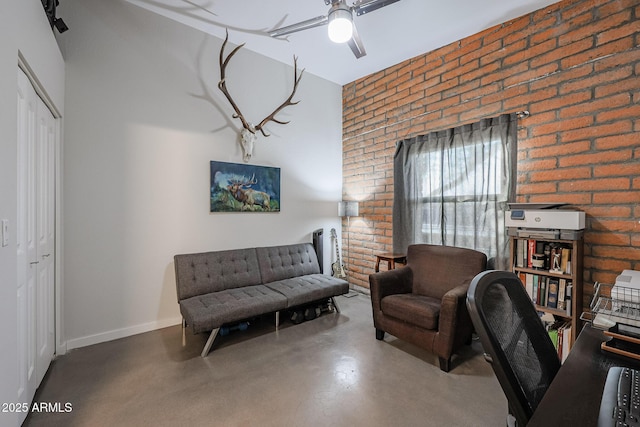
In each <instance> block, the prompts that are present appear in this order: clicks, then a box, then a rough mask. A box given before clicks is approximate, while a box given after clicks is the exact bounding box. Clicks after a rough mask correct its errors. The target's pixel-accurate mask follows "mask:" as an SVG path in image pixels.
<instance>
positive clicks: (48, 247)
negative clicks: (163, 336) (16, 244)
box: [35, 98, 56, 384]
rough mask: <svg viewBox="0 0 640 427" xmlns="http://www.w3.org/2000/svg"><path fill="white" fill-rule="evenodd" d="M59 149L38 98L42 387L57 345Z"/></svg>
mask: <svg viewBox="0 0 640 427" xmlns="http://www.w3.org/2000/svg"><path fill="white" fill-rule="evenodd" d="M55 148H56V121H55V118H54V117H53V114H51V111H50V110H49V109H48V108H47V106H46V105H44V102H42V101H41V100H40V98H38V114H37V138H36V159H37V160H36V161H37V166H38V167H37V169H36V177H37V185H36V204H37V206H35V209H36V222H37V224H36V232H37V233H38V234H37V243H36V252H37V261H38V264H35V265H36V269H37V275H38V277H37V280H36V282H37V287H36V303H37V306H36V313H35V314H36V316H35V319H36V382H37V383H38V384H40V382H41V381H42V378H43V377H44V374H45V373H46V372H47V368H48V367H49V363H50V362H51V360H52V359H53V353H54V346H55V318H54V316H55V312H54V304H55V297H54V296H55V293H54V289H55V277H56V276H55V262H54V258H55V256H54V249H55Z"/></svg>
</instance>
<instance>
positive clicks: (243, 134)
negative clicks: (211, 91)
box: [218, 31, 304, 162]
mask: <svg viewBox="0 0 640 427" xmlns="http://www.w3.org/2000/svg"><path fill="white" fill-rule="evenodd" d="M228 40H229V32H228V31H227V35H226V37H225V38H224V43H222V48H221V49H220V81H219V82H218V89H220V91H222V93H223V94H224V96H225V97H226V98H227V101H229V103H230V104H231V107H233V111H234V112H235V113H234V114H233V116H232V117H233V118H234V119H240V122H242V130H241V131H240V145H241V146H242V158H243V160H244V161H245V162H249V160H251V156H252V155H253V146H254V144H255V142H256V140H257V139H258V135H257V132H258V131H260V132H261V133H262V135H264V136H265V137H267V136H269V134H268V133H266V132H265V130H264V125H266V124H267V123H268V122H271V121H273V122H276V123H279V124H281V125H286V124H287V123H289V122H283V121H281V120H278V119H276V118H275V115H276V114H278V113H279V112H280V111H282V110H283V109H284V108H285V107H287V106H289V105H296V104H297V103H298V102H300V101H295V102H294V101H292V99H293V96H294V95H295V94H296V89H298V83H300V79H301V78H302V73H304V70H302V71H300V74H298V60H297V58H296V57H295V56H294V57H293V90H292V91H291V94H290V95H289V97H288V98H287V99H285V101H284V102H283V103H282V104H280V106H278V108H276V109H275V110H273V113H271V114H269V115H268V116H267V117H265V118H264V119H263V120H262V121H261V122H260V123H259V124H258V125H257V126H254V125H252V124H251V123H249V121H248V120H246V119H245V118H244V116H243V115H242V112H241V111H240V108H238V106H237V105H236V103H235V102H234V101H233V98H231V94H230V93H229V91H228V90H227V83H226V75H225V71H226V68H227V65H228V64H229V61H230V60H231V58H232V57H233V55H235V54H236V52H237V51H238V50H240V48H241V47H242V46H244V44H241V45H239V46H237V47H236V48H234V49H233V50H232V51H231V53H230V54H229V55H228V56H227V57H226V58H225V57H224V48H225V47H226V45H227V41H228Z"/></svg>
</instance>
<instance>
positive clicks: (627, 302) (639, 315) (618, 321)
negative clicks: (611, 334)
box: [582, 282, 640, 330]
mask: <svg viewBox="0 0 640 427" xmlns="http://www.w3.org/2000/svg"><path fill="white" fill-rule="evenodd" d="M590 308H591V319H582V320H587V321H590V322H591V323H592V325H593V326H595V327H596V328H599V329H604V330H607V329H609V328H611V327H613V326H615V325H618V326H620V325H628V326H633V327H637V328H640V289H637V288H630V287H626V286H620V285H609V284H605V283H599V282H596V283H595V285H594V293H593V299H592V300H591V304H590Z"/></svg>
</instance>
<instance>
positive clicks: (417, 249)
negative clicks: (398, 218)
mask: <svg viewBox="0 0 640 427" xmlns="http://www.w3.org/2000/svg"><path fill="white" fill-rule="evenodd" d="M407 265H408V266H409V267H410V268H411V270H412V272H413V292H414V293H416V294H420V295H426V296H430V297H433V298H442V296H443V295H444V294H445V293H446V292H447V291H449V290H451V289H453V288H455V287H456V286H459V285H462V284H467V285H469V284H470V283H471V280H472V279H473V278H474V277H475V276H476V275H477V274H478V273H481V272H482V271H484V270H485V269H486V267H487V256H486V255H485V254H483V253H482V252H478V251H475V250H473V249H466V248H457V247H453V246H440V245H427V244H419V245H410V246H409V248H408V250H407Z"/></svg>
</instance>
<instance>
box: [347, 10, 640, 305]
mask: <svg viewBox="0 0 640 427" xmlns="http://www.w3.org/2000/svg"><path fill="white" fill-rule="evenodd" d="M521 110H528V111H530V112H531V116H530V117H528V118H525V119H522V120H520V122H519V127H518V129H519V130H518V186H517V201H518V202H568V203H571V204H573V205H575V206H576V207H577V208H578V209H581V210H584V211H585V212H586V215H587V229H586V232H585V248H584V249H585V258H584V280H585V293H586V298H589V297H590V294H591V292H592V287H591V285H592V284H593V282H594V281H602V282H609V283H610V282H612V281H613V280H615V277H616V276H617V274H619V273H620V271H621V270H623V269H629V268H635V269H640V223H639V221H640V6H639V5H638V0H608V1H605V0H599V1H595V0H583V1H580V0H566V1H562V2H559V3H557V4H554V5H551V6H549V7H547V8H545V9H541V10H538V11H536V12H533V13H531V14H529V15H525V16H522V17H520V18H517V19H514V20H512V21H508V22H505V23H503V24H501V25H498V26H495V27H492V28H489V29H487V30H485V31H483V32H481V33H479V34H475V35H473V36H470V37H468V38H465V39H463V40H459V41H457V42H454V43H451V44H449V45H447V46H444V47H442V48H439V49H437V50H435V51H432V52H429V53H426V54H424V55H421V56H418V57H415V58H413V59H410V60H407V61H405V62H402V63H400V64H398V65H396V66H393V67H391V68H388V69H386V70H382V71H380V72H378V73H375V74H372V75H370V76H367V77H365V78H362V79H360V80H357V81H355V82H352V83H349V84H347V85H345V86H344V87H343V150H344V152H343V161H344V165H343V174H344V182H343V188H344V194H343V198H344V199H346V200H360V201H361V203H360V213H361V215H360V217H359V218H357V219H355V220H354V219H352V221H351V236H350V247H349V248H348V252H347V254H346V255H344V256H346V261H347V265H348V267H349V274H350V281H351V282H352V283H353V284H356V285H360V286H363V287H367V288H368V286H369V284H368V275H369V274H370V273H371V272H373V269H374V262H375V254H376V253H379V252H384V251H391V249H392V247H391V237H392V226H391V214H392V212H391V211H392V205H393V154H394V150H395V143H396V141H399V140H401V139H404V138H408V137H411V136H415V135H418V134H423V133H427V132H429V131H433V130H438V129H446V128H449V127H454V126H458V125H460V124H463V123H469V122H474V121H477V120H479V119H481V118H484V117H493V116H496V115H499V114H501V113H506V112H515V111H521ZM343 227H346V222H345V223H344V224H343ZM345 230H346V229H345ZM342 237H343V244H346V233H345V235H343V236H342ZM343 252H344V251H343Z"/></svg>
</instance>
